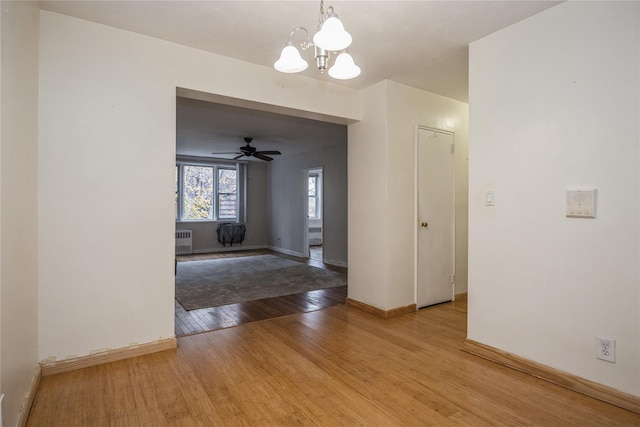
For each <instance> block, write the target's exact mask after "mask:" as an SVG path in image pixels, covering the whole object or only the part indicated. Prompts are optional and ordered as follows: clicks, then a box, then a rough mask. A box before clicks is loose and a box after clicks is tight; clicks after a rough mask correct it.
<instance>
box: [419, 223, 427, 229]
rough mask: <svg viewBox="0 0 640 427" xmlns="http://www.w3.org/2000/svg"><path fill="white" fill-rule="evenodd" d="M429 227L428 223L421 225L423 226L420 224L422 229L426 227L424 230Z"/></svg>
mask: <svg viewBox="0 0 640 427" xmlns="http://www.w3.org/2000/svg"><path fill="white" fill-rule="evenodd" d="M428 225H429V224H428V223H426V222H423V223H421V224H420V226H421V227H424V228H427V226H428Z"/></svg>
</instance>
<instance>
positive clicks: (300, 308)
mask: <svg viewBox="0 0 640 427" xmlns="http://www.w3.org/2000/svg"><path fill="white" fill-rule="evenodd" d="M265 254H271V255H277V256H280V257H282V258H287V259H292V260H294V261H299V262H304V263H306V264H308V265H311V266H314V267H318V268H324V269H327V270H333V271H338V272H341V273H345V274H346V272H347V269H346V268H342V267H335V266H331V265H328V264H324V263H323V262H322V261H321V260H317V259H303V258H298V257H294V256H290V255H285V254H281V253H278V252H274V251H270V250H268V249H261V250H249V251H237V252H221V253H213V254H196V255H181V256H178V257H176V258H177V260H178V262H182V261H198V260H204V259H221V258H235V257H241V256H252V255H265ZM346 298H347V287H346V286H341V287H337V288H330V289H320V290H316V291H310V292H305V293H300V294H295V295H286V296H282V297H275V298H266V299H262V300H257V301H248V302H242V303H237V304H229V305H223V306H219V307H209V308H202V309H198V310H190V311H186V310H185V309H184V308H182V306H181V305H180V304H179V303H178V301H176V302H175V312H176V316H175V333H176V336H177V337H181V336H186V335H192V334H198V333H202V332H206V331H214V330H216V329H222V328H228V327H231V326H238V325H242V324H244V323H249V322H255V321H257V320H265V319H270V318H274V317H281V316H287V315H289V314H294V313H305V312H309V311H315V310H320V309H322V308H327V307H332V306H334V305H338V304H344V302H345V299H346Z"/></svg>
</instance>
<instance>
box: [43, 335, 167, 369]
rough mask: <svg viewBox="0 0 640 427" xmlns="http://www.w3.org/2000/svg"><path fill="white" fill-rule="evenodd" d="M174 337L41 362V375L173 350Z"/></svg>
mask: <svg viewBox="0 0 640 427" xmlns="http://www.w3.org/2000/svg"><path fill="white" fill-rule="evenodd" d="M177 346H178V341H177V340H176V338H175V337H174V338H168V339H165V340H160V341H154V342H149V343H144V344H138V345H132V346H129V347H124V348H118V349H115V350H107V351H104V352H100V353H95V354H90V355H88V356H80V357H76V358H73V359H67V360H60V361H56V362H51V363H43V364H42V376H43V377H48V376H50V375H55V374H60V373H62V372H69V371H75V370H76V369H82V368H88V367H90V366H96V365H102V364H103V363H109V362H115V361H117V360H123V359H129V358H131V357H137V356H144V355H145V354H151V353H157V352H159V351H165V350H173V349H175V348H177Z"/></svg>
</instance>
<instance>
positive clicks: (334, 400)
mask: <svg viewBox="0 0 640 427" xmlns="http://www.w3.org/2000/svg"><path fill="white" fill-rule="evenodd" d="M465 325H466V304H465V301H457V302H454V303H447V304H441V305H438V306H434V307H431V308H427V309H423V310H421V311H419V312H417V313H415V314H413V313H412V314H408V315H405V316H402V317H398V318H394V319H389V320H383V319H379V318H376V317H374V316H371V315H369V314H367V313H364V312H362V311H360V310H358V309H355V308H353V307H350V306H347V305H339V306H335V307H331V308H327V309H324V310H319V311H314V312H310V313H300V314H294V315H290V316H286V317H280V318H276V319H269V320H264V321H259V322H253V323H248V324H245V325H241V326H237V327H233V328H227V329H221V330H218V331H214V332H207V333H203V334H198V335H191V336H188V337H183V338H179V339H178V349H177V350H175V351H173V350H172V351H165V352H162V353H156V354H152V355H147V356H142V357H137V358H133V359H129V360H124V361H119V362H113V363H109V364H106V365H102V366H96V367H92V368H86V369H82V370H78V371H75V372H68V373H64V374H58V375H54V376H51V377H45V378H43V379H42V381H41V383H40V386H39V388H38V392H37V395H36V398H35V402H34V405H33V408H32V411H31V416H30V418H29V422H28V426H31V427H34V426H65V427H70V426H96V427H99V426H154V427H158V426H289V425H305V426H495V425H499V426H581V427H584V426H598V427H602V426H633V425H640V415H636V414H633V413H631V412H628V411H626V410H624V409H620V408H617V407H614V406H611V405H608V404H606V403H603V402H600V401H597V400H594V399H591V398H588V397H586V396H583V395H580V394H577V393H574V392H571V391H569V390H566V389H563V388H561V387H558V386H555V385H552V384H549V383H547V382H544V381H542V380H539V379H536V378H534V377H531V376H528V375H525V374H522V373H520V372H518V371H515V370H511V369H508V368H505V367H502V366H499V365H496V364H493V363H491V362H488V361H486V360H484V359H481V358H478V357H475V356H472V355H470V354H467V353H465V352H463V351H461V350H460V348H461V347H462V345H463V340H464V338H465V336H466V328H465Z"/></svg>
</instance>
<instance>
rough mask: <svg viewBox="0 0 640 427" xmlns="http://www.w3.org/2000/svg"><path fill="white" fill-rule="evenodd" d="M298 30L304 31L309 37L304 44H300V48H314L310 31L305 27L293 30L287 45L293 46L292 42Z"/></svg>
mask: <svg viewBox="0 0 640 427" xmlns="http://www.w3.org/2000/svg"><path fill="white" fill-rule="evenodd" d="M298 30H302V31H304V32H305V34H306V35H307V36H306V39H305V40H304V41H303V42H302V43H300V47H301V48H302V50H307V49H309V47H311V46H313V43H312V42H311V39H310V38H309V30H307V29H306V28H305V27H295V28H294V29H293V30H291V33H289V38H288V39H287V44H293V42H292V41H291V38H292V37H293V34H294V33H295V32H296V31H298Z"/></svg>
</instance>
